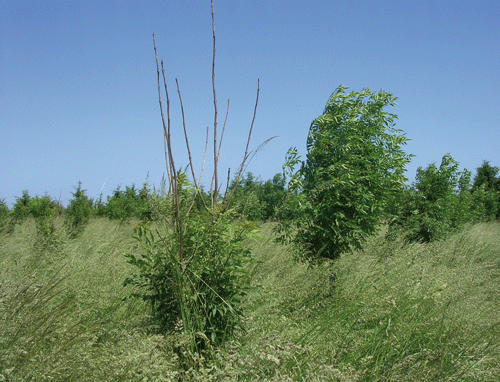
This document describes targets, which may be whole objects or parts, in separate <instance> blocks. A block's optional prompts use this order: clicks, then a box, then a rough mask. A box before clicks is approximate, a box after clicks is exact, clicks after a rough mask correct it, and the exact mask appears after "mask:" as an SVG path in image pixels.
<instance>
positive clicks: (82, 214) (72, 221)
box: [65, 182, 94, 237]
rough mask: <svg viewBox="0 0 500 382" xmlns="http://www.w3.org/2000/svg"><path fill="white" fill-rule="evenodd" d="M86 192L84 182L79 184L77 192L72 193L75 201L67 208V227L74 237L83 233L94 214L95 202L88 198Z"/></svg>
mask: <svg viewBox="0 0 500 382" xmlns="http://www.w3.org/2000/svg"><path fill="white" fill-rule="evenodd" d="M85 191H86V190H82V182H78V186H77V187H75V192H73V193H72V195H73V199H71V200H70V202H69V205H68V208H66V216H65V220H66V225H67V226H68V228H69V231H70V235H71V236H73V237H75V236H77V235H78V234H80V233H81V232H82V230H83V228H84V227H85V225H86V224H87V223H88V222H89V220H90V217H91V216H92V214H93V204H94V201H93V200H92V199H90V198H89V197H88V196H87V194H86V193H85Z"/></svg>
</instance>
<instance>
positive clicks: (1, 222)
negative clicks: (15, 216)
mask: <svg viewBox="0 0 500 382" xmlns="http://www.w3.org/2000/svg"><path fill="white" fill-rule="evenodd" d="M8 222H9V207H8V206H7V204H6V203H5V199H0V232H2V230H4V229H5V228H6V227H7V225H8Z"/></svg>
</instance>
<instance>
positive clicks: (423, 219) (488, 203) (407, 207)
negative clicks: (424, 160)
mask: <svg viewBox="0 0 500 382" xmlns="http://www.w3.org/2000/svg"><path fill="white" fill-rule="evenodd" d="M470 178H471V173H470V172H469V171H467V170H466V169H465V170H463V171H459V163H458V162H457V161H455V160H454V159H453V158H452V157H451V155H450V154H446V155H444V156H443V159H442V161H441V165H440V166H439V168H438V167H437V166H436V165H435V164H434V163H433V164H430V165H429V166H428V167H427V168H425V169H423V168H421V167H419V168H418V169H417V176H416V180H415V182H414V184H413V185H412V187H411V188H410V189H409V190H407V192H406V193H405V195H404V196H403V198H402V200H401V201H400V202H399V204H400V210H399V213H398V215H397V216H395V218H394V219H393V220H392V221H391V223H390V225H391V232H393V231H394V230H397V229H400V228H403V229H404V230H406V236H407V239H408V240H410V241H423V242H430V241H433V240H440V239H443V238H445V237H446V236H447V235H449V234H450V233H451V232H453V231H454V230H456V229H458V228H460V227H462V226H463V225H464V224H465V223H468V222H475V221H481V220H487V219H490V218H491V217H492V216H494V214H495V212H496V210H495V208H494V204H495V203H494V199H495V195H494V193H492V192H489V191H487V190H486V189H485V187H484V186H481V187H479V188H476V190H475V191H473V192H472V194H471V185H470Z"/></svg>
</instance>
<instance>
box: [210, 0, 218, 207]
mask: <svg viewBox="0 0 500 382" xmlns="http://www.w3.org/2000/svg"><path fill="white" fill-rule="evenodd" d="M211 7H212V36H213V55H212V90H213V93H214V184H213V185H212V186H211V187H210V193H211V197H212V206H215V202H216V200H217V188H218V185H219V184H218V178H217V164H218V161H219V160H218V159H219V158H218V157H217V93H216V91H215V15H214V2H213V0H212V1H211Z"/></svg>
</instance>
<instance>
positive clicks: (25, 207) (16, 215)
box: [10, 190, 31, 223]
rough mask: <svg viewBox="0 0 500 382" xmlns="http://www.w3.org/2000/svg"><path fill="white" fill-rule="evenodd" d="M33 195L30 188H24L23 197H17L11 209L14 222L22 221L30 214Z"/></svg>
mask: <svg viewBox="0 0 500 382" xmlns="http://www.w3.org/2000/svg"><path fill="white" fill-rule="evenodd" d="M30 203H31V197H30V194H29V192H28V190H23V194H22V196H21V197H16V202H15V203H14V208H13V209H12V211H10V214H11V217H12V221H13V223H20V222H21V221H23V220H25V219H27V218H28V216H29V214H30Z"/></svg>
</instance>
